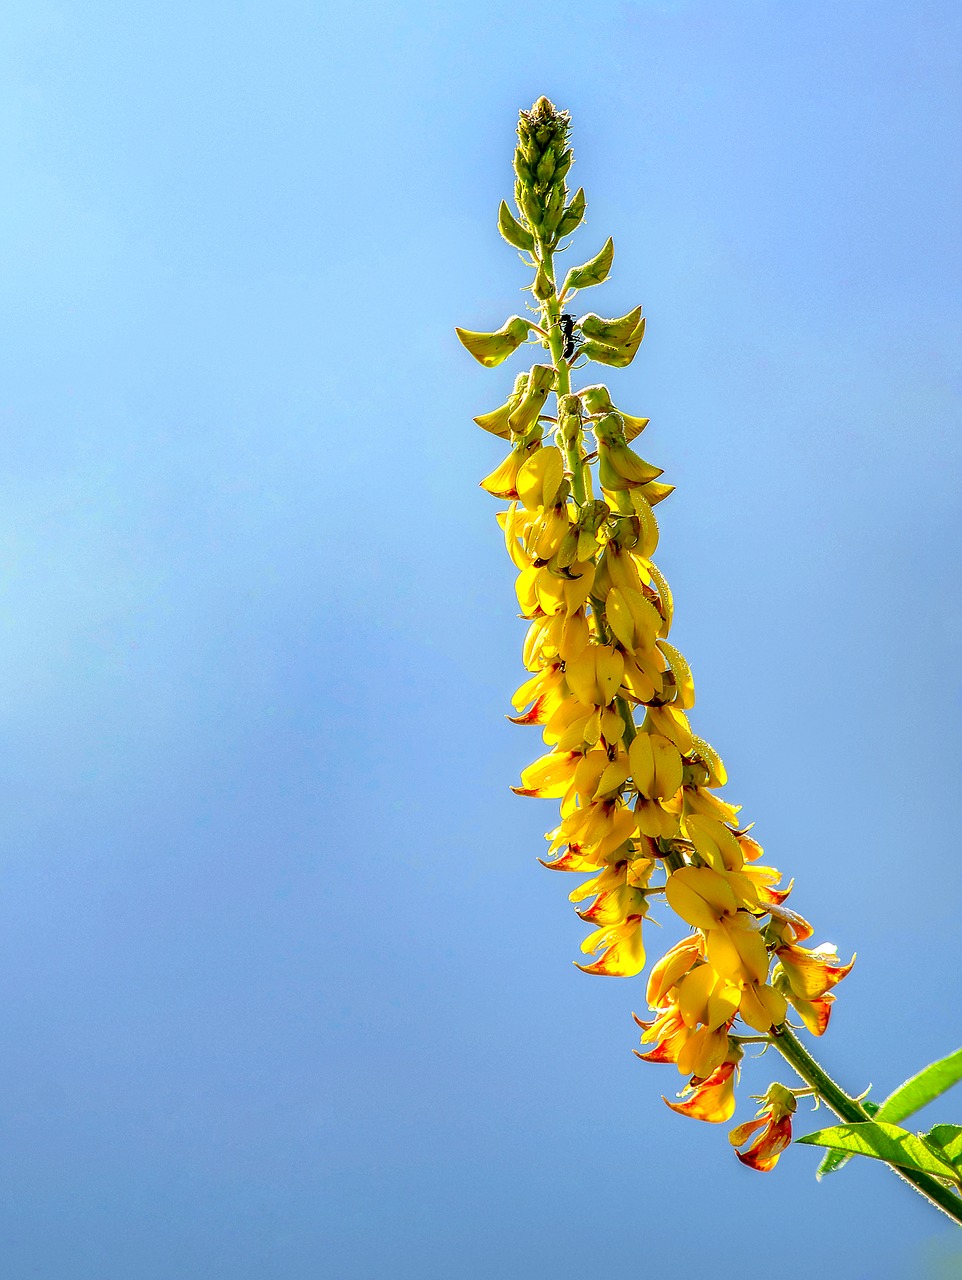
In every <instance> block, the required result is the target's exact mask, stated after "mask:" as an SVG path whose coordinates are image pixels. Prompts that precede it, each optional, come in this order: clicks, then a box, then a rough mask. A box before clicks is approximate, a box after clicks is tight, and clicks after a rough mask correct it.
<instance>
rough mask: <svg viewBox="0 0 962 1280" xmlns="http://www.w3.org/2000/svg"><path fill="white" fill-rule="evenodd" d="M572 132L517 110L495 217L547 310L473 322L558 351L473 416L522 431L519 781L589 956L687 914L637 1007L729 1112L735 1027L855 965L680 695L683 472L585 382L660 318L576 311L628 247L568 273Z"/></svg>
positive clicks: (818, 1029) (765, 1146) (629, 957)
mask: <svg viewBox="0 0 962 1280" xmlns="http://www.w3.org/2000/svg"><path fill="white" fill-rule="evenodd" d="M567 132H568V118H567V115H566V114H565V113H563V112H558V111H556V110H555V108H554V107H553V106H552V104H551V103H549V102H547V100H546V99H541V100H540V101H539V102H538V103H536V104H535V106H534V108H533V109H532V111H531V112H525V113H522V116H521V123H520V125H519V147H518V151H517V154H516V157H515V172H516V175H517V184H516V191H515V194H516V198H517V205H518V211H519V214H520V218H518V219H516V218H515V217H514V215H513V214H511V213H510V211H509V210H508V209H507V206H506V205H505V204H502V207H501V212H500V216H499V227H500V230H501V232H502V235H504V237H505V238H506V239H507V240H508V241H509V242H510V243H511V244H513V245H514V246H515V247H516V248H518V249H519V250H521V251H522V253H523V254H524V255H525V258H526V261H527V262H528V263H529V264H530V266H531V267H532V269H533V270H534V273H535V279H534V283H533V285H532V286H531V288H532V292H533V294H534V297H535V298H536V299H537V302H538V304H539V311H540V315H539V317H538V322H537V323H536V322H535V321H534V320H530V319H525V318H523V317H519V316H512V317H510V318H509V320H508V321H506V323H505V325H504V326H502V328H501V329H499V330H497V331H495V332H493V333H474V332H470V331H466V330H458V335H459V337H460V338H461V341H462V342H463V343H464V345H465V346H466V347H467V349H468V350H469V351H470V352H471V353H472V355H474V356H475V357H476V358H477V359H478V360H480V361H481V363H482V364H485V365H486V366H488V367H492V366H495V365H497V364H500V363H501V361H502V360H504V359H505V358H507V356H508V355H510V354H511V353H512V352H513V351H515V350H517V349H518V347H520V346H521V344H522V343H524V342H526V341H529V340H531V339H533V340H534V341H535V342H539V343H540V344H541V346H542V347H543V348H544V349H545V350H546V351H547V352H548V353H549V355H550V357H551V361H550V363H540V364H535V365H534V366H533V367H532V368H531V369H530V370H529V371H528V372H526V373H522V374H520V375H519V376H518V378H517V379H516V381H515V384H514V387H513V389H512V392H511V394H510V396H509V397H508V400H507V402H506V403H505V404H504V405H502V406H500V407H499V408H498V409H495V410H493V411H492V412H490V413H486V414H482V415H481V416H479V417H478V418H476V419H475V421H476V422H477V423H478V425H479V426H481V427H483V428H484V429H485V430H487V431H489V432H491V433H493V434H494V435H496V436H499V437H501V438H502V439H504V440H505V441H507V442H509V444H510V452H509V453H508V455H507V457H506V458H505V459H504V461H503V462H502V463H501V464H500V465H499V466H498V467H497V468H496V469H495V471H493V472H492V474H491V475H489V476H487V477H486V478H485V479H484V480H483V481H482V482H481V483H482V486H483V487H484V488H485V489H486V490H487V491H488V492H489V493H491V494H493V495H494V496H495V497H498V498H501V499H504V500H507V502H508V503H509V506H508V508H507V510H506V511H504V512H502V513H501V515H500V516H499V519H500V522H501V525H502V528H503V531H504V538H505V543H506V547H507V551H508V555H509V556H510V557H511V560H512V561H513V563H514V565H515V567H516V569H517V573H518V576H517V584H516V589H517V597H518V603H519V606H520V611H521V614H522V616H523V617H524V618H525V619H527V620H528V623H529V626H528V632H527V636H526V638H525V642H524V649H523V661H524V665H525V667H526V668H527V669H528V671H529V672H530V673H531V674H530V678H529V679H527V680H525V682H524V683H523V684H522V685H521V687H520V688H519V689H518V690H517V692H516V693H515V695H514V699H513V705H514V708H515V710H516V711H517V713H518V714H517V716H516V717H514V719H515V723H518V724H524V725H537V726H538V727H539V728H540V729H541V733H542V737H543V739H544V743H545V746H546V748H547V751H546V753H545V754H543V755H542V756H540V758H539V759H537V760H535V761H534V762H533V763H532V764H530V765H529V766H528V767H527V768H526V769H525V770H524V771H523V772H522V774H521V785H520V786H519V787H516V788H514V790H516V791H517V792H518V794H520V795H525V796H534V797H540V798H547V799H557V800H559V801H560V822H559V824H558V826H557V827H555V828H554V830H553V831H550V832H549V833H548V836H547V839H548V841H549V846H550V847H549V858H548V860H547V861H546V862H545V865H546V866H547V867H549V868H550V869H551V870H554V871H569V872H577V873H582V874H584V875H586V876H587V877H588V878H587V879H586V880H585V881H584V882H583V883H581V884H580V885H579V886H578V887H577V888H576V889H575V890H574V891H573V892H572V893H571V894H570V898H571V901H572V902H574V903H576V904H577V911H578V915H579V916H580V917H581V919H582V920H584V921H585V922H586V923H587V924H588V925H590V927H591V932H590V933H589V934H588V936H587V937H586V938H585V939H584V941H583V943H582V944H581V945H582V951H583V952H584V953H585V957H586V960H585V962H584V963H582V964H580V965H579V967H580V968H581V969H583V970H584V972H586V973H589V974H598V975H606V976H614V977H633V976H635V975H637V974H639V973H640V972H641V971H642V969H643V968H644V966H645V947H644V942H643V937H642V932H643V922H644V920H645V917H646V916H647V915H648V913H649V910H650V908H651V904H652V901H653V899H657V898H658V897H663V898H664V900H665V901H666V902H667V904H668V907H669V908H670V909H671V910H672V911H673V912H674V913H675V915H677V916H678V917H679V918H680V920H681V921H683V922H684V924H685V925H687V926H688V927H689V928H690V929H691V933H689V934H688V935H687V936H686V937H684V938H683V940H682V941H681V942H679V943H678V944H677V945H676V946H674V947H672V948H671V949H670V950H669V951H668V952H667V954H666V955H664V956H663V957H662V958H661V959H660V960H659V961H658V962H657V963H656V964H655V966H654V968H653V969H652V971H651V975H650V978H649V981H648V989H647V996H648V1003H649V1006H650V1008H651V1011H652V1015H653V1016H652V1018H651V1020H650V1021H640V1022H639V1025H640V1027H641V1029H642V1036H641V1040H642V1045H643V1047H644V1051H643V1052H639V1054H638V1056H639V1057H642V1058H643V1059H645V1060H646V1061H648V1062H657V1063H671V1064H674V1065H675V1066H676V1067H677V1069H678V1071H679V1072H680V1073H681V1075H682V1076H683V1077H684V1078H685V1079H686V1081H687V1083H686V1085H685V1087H684V1090H683V1095H684V1096H683V1098H682V1100H681V1101H678V1102H670V1103H669V1104H668V1105H669V1106H671V1107H672V1108H673V1109H674V1110H675V1111H678V1112H679V1113H681V1114H683V1115H688V1116H692V1117H695V1118H697V1119H701V1120H708V1121H714V1122H723V1121H727V1120H728V1119H730V1117H731V1115H732V1113H733V1111H734V1107H735V1095H734V1089H735V1081H736V1077H737V1074H738V1069H739V1061H740V1059H741V1057H742V1055H743V1052H744V1051H743V1049H742V1047H741V1039H742V1037H741V1036H740V1034H739V1033H740V1028H741V1027H744V1028H748V1029H750V1032H753V1033H755V1035H754V1036H750V1038H751V1039H756V1038H759V1037H772V1036H777V1035H778V1032H779V1028H780V1027H782V1026H783V1024H784V1023H785V1021H786V1017H787V1015H788V1007H789V1005H790V1006H792V1007H793V1008H794V1010H795V1011H796V1013H797V1015H798V1016H799V1017H800V1018H801V1020H802V1021H803V1022H804V1023H805V1025H806V1026H807V1027H808V1028H809V1030H810V1031H812V1032H813V1033H814V1034H816V1035H820V1034H822V1032H824V1030H825V1028H826V1026H827V1024H828V1019H829V1014H830V1011H831V1004H832V1001H833V1000H834V996H833V995H832V994H831V993H830V992H831V988H832V987H833V986H834V985H835V984H836V983H837V982H839V981H840V979H841V978H843V977H844V976H845V974H846V973H848V971H849V969H850V967H851V966H850V965H845V966H843V965H840V964H839V963H838V958H837V956H836V954H835V951H834V949H833V948H831V947H829V946H822V947H817V948H815V949H808V948H806V947H805V946H803V945H802V944H803V943H804V942H806V941H807V940H808V939H809V938H810V937H811V935H812V929H811V926H810V925H809V924H808V923H807V922H806V921H805V920H804V919H803V918H802V917H801V916H799V915H797V914H796V913H795V912H794V911H792V910H790V909H789V908H787V907H786V906H785V900H786V899H787V897H788V894H789V892H790V888H791V886H789V888H786V889H780V888H779V887H778V885H779V881H780V879H781V876H780V873H779V872H778V871H777V870H775V869H774V868H772V867H768V866H765V865H763V864H762V863H761V862H760V861H759V859H760V857H761V856H762V849H761V847H760V845H759V844H758V843H757V842H756V841H755V839H754V838H753V837H752V835H751V834H750V832H749V827H748V826H746V825H745V824H744V823H743V822H742V820H741V819H740V817H739V808H738V806H736V805H733V804H732V803H730V802H729V801H728V800H727V799H724V798H723V797H722V796H721V795H720V794H719V792H720V790H721V789H722V788H723V787H724V786H725V783H726V774H725V768H724V765H723V764H722V761H721V759H720V758H719V756H718V754H717V753H716V752H715V750H714V749H713V748H712V747H711V745H710V744H709V743H708V742H706V741H705V740H704V739H703V738H701V737H699V736H698V735H697V734H696V733H695V732H694V731H693V729H692V727H691V724H690V722H689V719H688V715H687V714H686V713H687V712H688V711H689V710H690V709H691V707H692V706H693V704H694V701H695V691H694V685H693V681H692V675H691V671H690V669H689V666H688V663H687V662H686V660H685V658H684V656H683V655H682V654H681V653H680V652H679V650H678V649H677V648H675V646H674V645H673V644H671V643H670V642H669V640H668V636H669V633H670V630H671V626H672V616H673V604H672V595H671V591H670V589H669V586H668V583H667V582H666V581H665V578H664V576H663V575H662V573H661V572H660V571H659V569H658V568H657V566H656V565H655V563H654V560H653V558H652V557H653V556H654V553H655V550H656V547H657V544H658V536H659V534H658V523H657V520H656V517H655V511H654V508H655V507H656V505H657V504H658V503H659V502H661V501H662V500H663V499H664V498H666V497H667V496H668V495H669V494H670V493H671V492H672V487H671V486H670V485H667V484H665V483H663V482H662V480H661V479H660V477H661V475H662V472H661V471H660V469H659V468H657V467H655V466H652V465H651V464H650V463H648V462H647V461H645V459H644V458H642V457H641V456H640V455H639V454H638V453H637V452H635V450H634V449H633V448H632V447H631V443H632V442H633V441H634V440H635V439H636V438H637V437H638V436H639V435H640V433H641V432H642V431H643V430H644V428H645V427H646V426H647V419H645V418H638V417H633V416H631V415H629V414H627V413H625V412H623V411H621V410H619V409H618V408H616V406H615V405H614V403H613V402H612V399H611V396H610V394H609V392H608V390H607V388H606V387H605V386H603V385H600V384H594V385H590V386H586V387H583V388H581V389H580V390H577V391H574V390H572V386H571V371H572V368H573V367H574V366H575V364H576V362H577V367H579V368H580V367H582V363H581V362H582V361H587V360H594V361H596V362H598V363H601V364H606V365H610V366H614V367H623V366H624V365H626V364H628V363H630V361H631V360H632V359H633V358H634V355H635V352H636V351H637V349H638V347H639V345H640V343H641V340H642V338H643V336H644V326H645V322H644V319H643V318H642V316H641V308H640V307H639V308H636V309H635V310H634V311H632V312H629V313H628V315H626V316H622V317H618V318H615V319H610V320H608V319H603V318H602V317H599V316H597V315H594V314H593V313H589V314H586V315H583V316H581V317H580V318H578V319H575V318H574V317H573V316H571V315H569V314H567V313H566V312H564V311H563V310H562V307H563V306H564V305H565V304H566V303H567V302H568V301H569V299H570V298H572V297H573V296H574V294H575V293H576V292H577V291H579V290H581V289H584V288H587V287H589V286H591V285H594V284H599V283H601V282H602V281H603V280H604V279H605V278H606V276H607V274H608V271H609V270H610V267H611V262H612V258H613V246H612V244H611V241H610V240H609V241H608V242H607V243H606V245H605V246H604V248H603V249H602V250H601V252H600V253H599V254H598V255H597V256H596V257H595V258H593V259H591V260H590V261H589V262H587V263H585V264H584V265H583V266H581V267H575V268H573V269H572V270H570V271H569V272H568V274H567V276H566V278H565V281H564V283H563V285H562V287H561V288H560V289H559V288H558V286H557V284H556V281H555V274H554V262H553V250H554V248H555V246H556V245H557V243H558V240H559V239H560V238H561V236H562V235H565V234H568V233H569V232H570V231H573V230H574V229H575V227H576V226H578V224H579V223H580V222H581V220H582V217H583V214H584V208H585V201H584V195H583V193H582V192H581V191H579V192H578V193H577V195H576V196H575V197H574V198H573V199H572V200H571V201H570V202H568V201H567V187H566V184H565V180H564V179H565V173H566V172H567V170H568V168H569V167H570V164H571V152H570V149H569V148H568V147H567ZM552 395H554V397H555V401H556V413H555V414H554V415H552V414H550V413H549V412H548V409H549V407H550V406H549V397H550V396H552ZM549 432H550V433H551V435H546V433H549ZM773 1089H776V1090H778V1089H782V1094H777V1093H776V1095H774V1096H775V1098H776V1102H775V1103H771V1104H770V1108H769V1112H766V1113H764V1115H763V1118H761V1119H759V1120H757V1121H755V1122H753V1124H752V1125H748V1126H745V1125H742V1126H740V1127H739V1128H738V1129H736V1130H735V1132H734V1134H733V1142H736V1141H737V1143H738V1144H742V1143H743V1142H744V1141H745V1140H746V1139H747V1138H748V1137H749V1136H750V1134H751V1133H753V1132H754V1131H755V1129H757V1128H761V1127H763V1126H767V1127H765V1130H764V1133H763V1134H762V1135H761V1137H760V1138H759V1140H758V1141H756V1143H755V1144H754V1145H753V1147H752V1148H751V1149H750V1151H749V1152H746V1153H744V1154H743V1155H741V1156H740V1159H742V1160H743V1161H744V1162H745V1163H748V1164H750V1165H752V1167H754V1168H770V1167H771V1166H772V1165H773V1164H774V1162H775V1160H776V1159H777V1156H778V1152H779V1151H780V1150H781V1147H782V1146H783V1145H784V1144H785V1142H787V1141H788V1138H787V1137H785V1134H786V1133H790V1119H789V1117H790V1114H791V1111H792V1110H794V1098H792V1105H791V1106H789V1105H788V1103H787V1102H786V1101H785V1098H784V1097H783V1096H782V1095H784V1094H786V1093H788V1092H789V1091H787V1090H784V1089H783V1088H782V1086H773ZM786 1126H787V1127H786ZM783 1139H784V1141H783Z"/></svg>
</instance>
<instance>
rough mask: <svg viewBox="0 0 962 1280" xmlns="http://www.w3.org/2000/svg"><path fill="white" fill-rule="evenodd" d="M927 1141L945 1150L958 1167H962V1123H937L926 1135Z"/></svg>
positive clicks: (941, 1150)
mask: <svg viewBox="0 0 962 1280" xmlns="http://www.w3.org/2000/svg"><path fill="white" fill-rule="evenodd" d="M925 1141H926V1142H928V1143H931V1144H934V1145H935V1146H936V1147H938V1149H939V1152H940V1153H941V1152H945V1154H946V1155H947V1156H948V1158H949V1159H950V1160H951V1161H952V1163H953V1164H954V1165H956V1166H957V1167H962V1124H937V1125H935V1126H934V1127H933V1128H931V1129H930V1130H929V1131H928V1133H927V1134H926V1135H925Z"/></svg>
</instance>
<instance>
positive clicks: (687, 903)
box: [665, 867, 738, 930]
mask: <svg viewBox="0 0 962 1280" xmlns="http://www.w3.org/2000/svg"><path fill="white" fill-rule="evenodd" d="M665 892H666V897H667V899H668V905H669V906H670V907H671V909H672V911H674V912H675V914H676V915H679V916H681V918H682V920H684V921H685V922H686V923H687V924H690V925H691V926H692V927H693V928H695V929H706V930H707V929H717V928H718V927H719V926H720V925H721V923H722V921H723V920H724V919H725V918H726V917H727V916H729V915H734V914H735V912H736V910H737V908H738V904H737V902H736V901H735V895H734V893H733V892H732V890H731V886H730V885H729V883H728V880H727V879H726V878H725V876H723V875H720V874H719V872H717V871H713V870H712V869H711V867H679V869H678V870H677V871H673V872H672V874H671V875H670V876H669V877H668V884H667V887H666V891H665Z"/></svg>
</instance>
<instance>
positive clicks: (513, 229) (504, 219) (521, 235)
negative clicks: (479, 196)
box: [498, 200, 534, 252]
mask: <svg viewBox="0 0 962 1280" xmlns="http://www.w3.org/2000/svg"><path fill="white" fill-rule="evenodd" d="M498 230H499V231H500V232H501V234H502V236H503V237H504V238H505V240H507V242H508V244H510V245H513V246H514V247H515V249H526V250H528V251H529V252H530V251H531V250H532V249H533V248H534V236H533V235H532V234H531V232H530V231H529V230H528V229H527V228H526V227H523V226H522V225H521V223H520V222H519V221H518V220H517V218H516V217H515V216H514V214H513V213H512V212H511V210H510V209H509V208H508V205H507V202H506V201H504V200H502V201H501V207H500V208H499V209H498Z"/></svg>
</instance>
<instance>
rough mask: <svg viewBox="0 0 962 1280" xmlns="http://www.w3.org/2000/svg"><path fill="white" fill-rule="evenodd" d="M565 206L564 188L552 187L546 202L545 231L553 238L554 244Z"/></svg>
mask: <svg viewBox="0 0 962 1280" xmlns="http://www.w3.org/2000/svg"><path fill="white" fill-rule="evenodd" d="M564 205H565V189H564V186H563V185H561V186H557V187H552V188H551V190H550V191H549V192H548V199H547V200H546V201H545V209H544V229H545V233H546V235H548V236H551V237H552V243H554V240H555V235H554V233H555V230H556V229H557V226H558V223H559V222H560V221H561V215H562V213H563V212H564Z"/></svg>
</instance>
